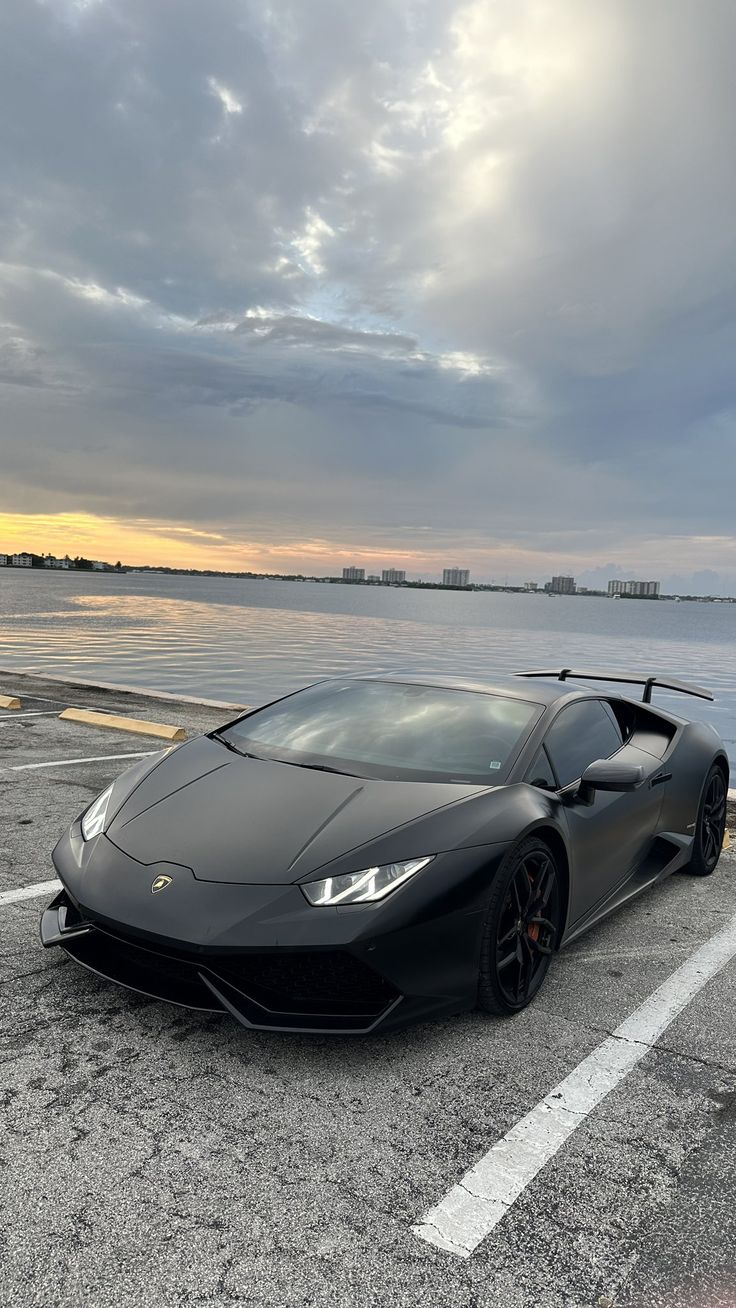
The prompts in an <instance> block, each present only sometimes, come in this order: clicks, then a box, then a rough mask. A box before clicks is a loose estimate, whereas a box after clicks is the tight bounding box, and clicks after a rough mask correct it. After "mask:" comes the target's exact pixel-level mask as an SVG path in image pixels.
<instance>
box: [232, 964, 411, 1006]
mask: <svg viewBox="0 0 736 1308" xmlns="http://www.w3.org/2000/svg"><path fill="white" fill-rule="evenodd" d="M209 967H210V968H211V970H212V971H213V972H214V973H216V974H217V975H218V976H221V977H223V978H224V980H225V981H227V982H228V983H229V984H230V985H232V986H235V987H236V989H238V990H240V991H243V992H244V993H245V994H247V995H250V996H251V997H252V998H253V999H255V1000H256V1002H257V1003H259V1004H262V1005H263V1007H264V1008H269V1009H271V1010H272V1011H274V1012H281V1013H283V1012H293V1013H323V1014H334V1015H335V1016H338V1015H340V1014H344V1013H354V1014H356V1015H357V1014H365V1015H367V1016H374V1015H375V1016H377V1015H378V1014H379V1013H382V1012H383V1010H384V1009H385V1008H387V1007H388V1005H389V1004H391V1003H393V1001H394V1000H395V999H396V998H397V997H398V991H396V990H395V989H394V987H393V986H392V985H391V984H390V983H389V982H388V981H386V980H385V978H384V977H382V976H379V974H378V973H377V972H374V971H373V968H372V967H368V965H367V964H366V963H363V962H362V961H361V960H360V959H359V958H355V957H354V956H353V955H352V954H347V953H343V952H341V951H339V950H333V951H332V952H322V951H317V950H315V951H314V952H305V953H301V954H300V953H288V954H241V955H239V956H238V957H236V958H233V959H230V960H229V961H227V962H224V961H219V960H218V961H217V962H215V961H214V960H212V961H211V962H210V963H209Z"/></svg>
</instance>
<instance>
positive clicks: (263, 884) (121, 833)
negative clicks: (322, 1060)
mask: <svg viewBox="0 0 736 1308" xmlns="http://www.w3.org/2000/svg"><path fill="white" fill-rule="evenodd" d="M520 675H521V676H524V677H526V678H533V679H534V680H529V679H527V680H524V681H521V680H519V679H517V678H507V679H505V680H500V681H498V682H493V683H492V684H487V685H486V684H477V683H473V682H467V681H455V680H453V681H446V680H438V679H430V678H423V679H421V680H420V679H416V680H413V679H411V678H406V677H381V678H375V677H374V678H357V679H343V680H334V681H332V680H331V681H323V682H319V683H317V684H316V685H313V686H310V687H308V688H307V689H306V690H301V691H297V692H296V693H295V694H292V695H288V696H286V697H285V698H284V699H280V700H277V701H276V702H275V703H272V704H269V705H266V706H265V707H264V708H259V709H256V710H254V711H251V712H249V713H246V714H244V715H243V716H242V717H240V718H238V719H237V720H236V721H234V722H231V723H229V724H228V725H227V726H224V727H222V728H221V729H220V730H218V731H213V732H212V733H211V734H210V735H206V736H201V737H198V738H196V739H194V740H192V741H189V742H187V743H186V744H183V745H180V746H178V747H177V748H175V749H172V750H167V751H164V752H163V753H162V754H157V755H156V756H155V757H152V758H148V759H145V760H144V761H143V762H141V763H138V764H137V765H136V766H135V767H132V768H130V769H129V771H127V772H124V773H123V774H122V775H121V776H120V777H118V779H117V780H116V781H114V782H113V784H112V785H111V786H109V787H108V789H107V790H105V791H104V792H103V794H101V795H100V796H99V797H98V798H97V799H96V800H95V801H94V803H93V804H91V805H90V807H89V808H88V809H87V810H86V811H85V812H84V813H83V814H82V815H81V816H80V817H79V818H77V820H76V821H75V822H74V823H73V824H72V826H71V828H70V830H69V831H68V833H67V834H66V835H65V836H64V837H63V838H62V839H61V840H60V841H59V843H58V845H57V846H56V849H55V850H54V853H53V860H54V865H55V867H56V870H57V872H58V874H59V877H60V879H61V882H62V886H63V889H62V890H61V892H60V894H58V895H57V896H56V898H55V899H54V901H53V903H52V904H51V905H50V906H49V908H47V909H46V911H45V912H44V914H43V917H42V919H41V939H42V941H43V944H44V945H46V946H53V945H61V947H62V948H63V949H65V950H66V952H67V953H68V954H70V955H71V957H72V958H74V959H76V960H77V962H79V963H82V964H83V965H84V966H85V967H88V968H90V969H91V970H92V971H93V972H97V973H99V974H100V975H101V976H104V977H108V978H110V979H111V980H113V981H117V982H119V983H120V984H122V985H124V986H128V987H130V988H131V989H132V990H137V991H141V992H142V993H144V994H147V995H152V996H155V997H158V998H160V999H165V1000H169V1001H171V1002H173V1003H175V1004H182V1005H185V1006H187V1007H190V1008H198V1009H207V1010H214V1011H219V1012H222V1011H227V1012H229V1013H231V1014H232V1015H233V1016H234V1017H236V1018H237V1019H238V1021H240V1022H242V1023H243V1024H244V1025H245V1026H248V1027H257V1028H261V1029H268V1030H274V1029H278V1030H287V1031H294V1030H299V1031H305V1030H307V1031H330V1032H368V1031H373V1030H375V1029H377V1028H381V1029H382V1030H387V1029H389V1028H392V1027H396V1026H399V1025H403V1024H404V1023H407V1022H409V1021H413V1020H416V1019H417V1018H423V1017H426V1016H427V1015H429V1014H439V1013H451V1012H456V1011H459V1010H461V1009H465V1008H471V1007H473V1006H474V1005H478V1006H480V1007H481V1008H482V1009H485V1010H486V1011H487V1012H491V1013H501V1014H503V1013H515V1012H517V1011H518V1010H519V1009H521V1008H524V1007H525V1005H526V1004H528V1003H529V1001H530V1000H531V999H532V997H533V996H534V995H535V994H536V992H537V991H538V990H539V987H540V986H541V984H542V981H543V979H544V976H545V973H546V971H547V968H548V966H549V963H550V959H551V957H552V955H553V953H554V952H555V950H557V949H559V948H560V947H561V946H562V945H565V944H567V943H569V941H571V940H574V939H576V937H578V936H579V935H580V934H581V933H582V932H583V931H585V930H587V928H588V927H590V926H592V925H593V923H594V922H598V921H599V920H600V919H601V918H603V917H605V916H606V914H608V913H610V912H611V911H612V910H613V909H614V908H616V907H618V905H619V904H621V903H623V902H624V901H626V900H628V899H630V898H632V897H633V896H634V895H637V894H639V893H640V892H641V891H642V890H644V889H646V887H647V886H650V885H652V884H653V883H654V882H656V881H659V880H661V879H662V878H664V877H666V876H668V875H669V874H670V873H671V872H675V871H679V870H681V869H682V870H687V871H690V872H692V873H694V874H695V875H696V876H708V875H709V874H710V873H711V872H712V871H713V869H714V868H715V866H716V863H717V862H718V857H719V854H720V851H721V845H722V842H723V835H724V830H725V821H726V795H727V788H728V759H727V756H726V752H725V750H724V748H723V745H722V743H721V741H720V739H719V737H718V735H717V733H716V732H715V731H714V729H713V728H712V727H710V726H706V725H704V724H702V723H700V722H688V721H684V720H682V719H680V718H679V717H675V716H673V715H672V714H670V713H667V712H664V711H662V710H661V709H658V708H654V707H653V706H652V704H651V702H650V701H651V694H652V689H653V687H655V686H660V687H666V688H668V689H670V690H678V691H682V692H684V693H685V694H690V695H699V696H701V697H703V698H706V699H711V698H712V696H711V695H710V694H709V693H708V691H704V690H701V689H700V688H699V687H696V686H687V685H684V684H683V683H679V682H674V681H672V680H671V679H670V678H662V677H648V678H647V677H636V676H630V677H629V676H624V675H622V674H617V673H605V672H601V671H591V672H572V671H571V670H570V669H562V670H561V671H559V670H558V671H552V672H550V671H548V672H531V673H523V674H520ZM555 678H556V679H555ZM570 678H574V679H575V681H581V680H594V681H596V682H615V681H618V682H628V683H631V684H640V685H644V687H645V690H644V698H643V700H642V701H637V700H633V699H628V698H624V697H622V696H620V695H617V694H615V693H611V694H606V693H605V692H603V691H600V690H593V689H591V688H588V687H585V686H580V685H575V684H571V682H570Z"/></svg>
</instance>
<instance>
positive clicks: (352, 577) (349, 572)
mask: <svg viewBox="0 0 736 1308" xmlns="http://www.w3.org/2000/svg"><path fill="white" fill-rule="evenodd" d="M342 579H343V581H365V568H343V570H342Z"/></svg>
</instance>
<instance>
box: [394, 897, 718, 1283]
mask: <svg viewBox="0 0 736 1308" xmlns="http://www.w3.org/2000/svg"><path fill="white" fill-rule="evenodd" d="M734 955H736V917H733V918H731V920H730V921H729V922H728V923H727V924H726V926H724V927H723V928H722V930H721V931H719V932H718V933H717V934H716V935H714V936H711V938H710V940H707V941H706V943H705V944H704V945H702V946H701V948H700V949H698V950H697V951H696V953H694V954H692V955H691V957H690V958H688V959H687V960H686V962H684V963H683V964H682V966H681V967H678V969H677V971H676V972H673V973H672V975H671V976H670V977H668V979H667V980H666V981H665V982H664V983H663V984H662V985H661V986H660V987H659V989H658V990H655V991H654V993H653V994H652V995H650V996H649V998H648V999H645V1001H644V1003H643V1004H641V1005H640V1007H639V1008H637V1009H635V1010H634V1012H633V1013H632V1014H631V1015H630V1016H629V1017H627V1018H626V1021H625V1022H622V1023H621V1025H620V1026H619V1027H617V1028H616V1030H615V1031H614V1032H613V1035H611V1036H609V1037H608V1039H607V1040H604V1041H603V1043H602V1044H600V1045H598V1048H597V1049H594V1050H593V1052H592V1054H589V1055H588V1057H587V1058H585V1059H584V1060H583V1062H582V1063H580V1064H579V1065H578V1066H577V1067H576V1068H575V1070H574V1071H573V1072H571V1073H570V1075H569V1076H567V1077H565V1079H564V1081H560V1083H559V1085H557V1086H555V1088H554V1090H551V1091H550V1093H549V1094H548V1095H547V1097H546V1099H543V1100H542V1102H541V1103H539V1104H537V1106H536V1108H533V1109H532V1110H531V1112H530V1113H527V1115H526V1117H523V1118H522V1119H521V1121H520V1122H517V1123H516V1125H515V1126H512V1128H511V1130H510V1131H508V1132H507V1134H506V1135H505V1136H504V1137H503V1138H502V1139H501V1140H499V1141H497V1143H496V1144H495V1145H493V1147H492V1148H491V1149H489V1151H488V1153H487V1154H485V1155H484V1156H483V1158H481V1159H480V1161H479V1162H477V1163H476V1164H475V1166H474V1167H471V1169H470V1171H468V1172H466V1173H465V1176H464V1177H463V1178H462V1180H461V1181H460V1182H459V1183H458V1184H457V1185H455V1186H453V1188H452V1189H451V1190H450V1191H448V1193H447V1194H446V1195H445V1197H444V1199H442V1200H441V1201H440V1203H438V1204H437V1205H436V1207H434V1208H431V1209H430V1210H429V1212H428V1213H426V1214H425V1216H424V1217H423V1218H422V1220H421V1221H420V1222H419V1223H418V1225H417V1226H413V1227H412V1230H413V1232H414V1234H415V1235H418V1236H419V1237H420V1238H421V1239H422V1240H426V1241H428V1243H429V1244H434V1245H436V1246H437V1247H438V1248H439V1249H445V1250H447V1252H449V1253H454V1254H458V1255H459V1257H461V1258H469V1257H470V1255H471V1254H472V1253H473V1251H474V1250H475V1249H476V1248H477V1246H478V1245H479V1244H480V1242H481V1240H484V1239H485V1237H486V1236H487V1235H488V1234H489V1233H490V1232H491V1231H492V1230H493V1228H494V1227H495V1226H497V1225H498V1223H499V1222H500V1221H501V1218H502V1217H504V1216H505V1215H506V1213H507V1212H508V1211H509V1208H510V1207H511V1205H512V1204H513V1203H515V1201H516V1200H517V1199H518V1198H519V1195H520V1194H521V1193H522V1191H523V1190H524V1189H525V1188H526V1186H527V1185H529V1183H530V1181H532V1180H533V1179H534V1177H535V1176H536V1175H537V1173H538V1172H539V1171H541V1169H542V1168H543V1167H544V1165H545V1163H548V1162H549V1160H550V1159H551V1158H553V1157H554V1155H555V1154H556V1153H557V1151H558V1150H559V1149H560V1148H561V1147H562V1145H563V1144H565V1142H566V1140H568V1139H569V1137H570V1136H571V1135H572V1133H573V1131H574V1130H575V1129H576V1127H578V1126H580V1125H581V1124H582V1123H583V1122H584V1121H585V1119H586V1118H587V1116H588V1114H589V1113H590V1112H592V1110H593V1109H594V1108H595V1107H596V1106H597V1105H598V1104H599V1103H600V1102H601V1100H602V1099H604V1098H605V1097H606V1095H607V1094H609V1093H610V1091H611V1090H613V1089H614V1087H615V1086H617V1085H618V1084H619V1082H620V1081H622V1080H623V1079H624V1077H625V1076H627V1075H628V1073H629V1072H630V1071H631V1069H632V1068H633V1067H635V1066H636V1064H637V1063H638V1062H639V1061H640V1059H642V1058H643V1057H644V1055H645V1054H647V1053H648V1052H649V1050H650V1049H652V1048H653V1046H654V1045H655V1042H656V1041H657V1040H658V1039H659V1037H660V1036H661V1035H662V1032H663V1031H665V1030H666V1029H667V1027H668V1026H669V1025H670V1024H671V1023H672V1022H674V1020H675V1018H676V1017H678V1016H679V1014H680V1013H681V1012H682V1011H683V1009H684V1008H685V1007H686V1006H687V1005H688V1004H689V1003H690V1001H691V1000H692V999H693V998H694V997H695V995H697V994H698V992H699V991H700V990H702V988H703V986H704V985H706V983H707V982H708V981H710V980H711V978H712V977H714V976H715V975H716V974H717V973H718V972H720V970H721V968H723V967H725V965H726V963H728V962H729V961H730V959H732V958H733V957H734Z"/></svg>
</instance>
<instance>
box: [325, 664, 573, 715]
mask: <svg viewBox="0 0 736 1308" xmlns="http://www.w3.org/2000/svg"><path fill="white" fill-rule="evenodd" d="M339 680H341V681H342V680H345V681H388V682H398V683H400V684H404V685H410V686H436V687H437V688H438V689H442V690H473V691H475V692H476V693H479V694H482V695H505V696H507V697H509V698H512V699H523V700H526V702H527V704H541V705H544V706H545V707H546V706H548V705H549V704H556V703H557V701H558V700H561V699H568V700H569V699H577V698H580V697H582V696H586V697H590V696H591V694H592V695H595V693H596V692H595V691H592V690H591V689H590V688H589V687H586V686H576V685H574V684H573V683H572V682H569V681H544V680H540V679H538V678H537V677H535V678H534V680H533V681H531V680H529V681H527V680H525V679H524V678H523V677H494V678H493V680H492V681H474V680H471V679H468V678H466V677H452V676H448V675H445V676H440V677H431V676H426V677H425V676H421V675H419V674H416V673H411V672H407V673H403V672H391V673H376V674H375V675H373V676H372V675H371V674H370V673H366V674H365V675H363V676H357V677H345V678H342V677H341V678H339Z"/></svg>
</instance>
